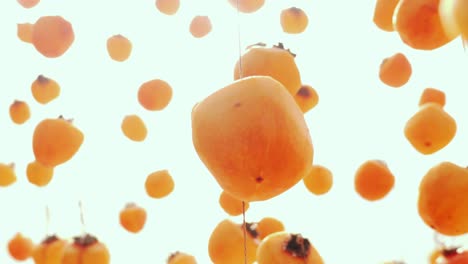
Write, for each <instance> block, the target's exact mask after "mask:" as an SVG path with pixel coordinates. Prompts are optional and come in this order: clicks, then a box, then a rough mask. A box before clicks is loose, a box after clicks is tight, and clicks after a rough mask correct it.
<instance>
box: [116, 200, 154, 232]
mask: <svg viewBox="0 0 468 264" xmlns="http://www.w3.org/2000/svg"><path fill="white" fill-rule="evenodd" d="M146 218H147V213H146V210H145V209H144V208H143V207H141V206H138V205H136V204H135V203H129V204H127V205H126V206H125V207H124V208H123V209H122V210H121V211H120V213H119V221H120V225H121V226H122V227H123V228H124V229H125V230H127V231H128V232H130V233H134V234H135V233H139V232H140V231H141V230H142V229H143V228H144V226H145V223H146Z"/></svg>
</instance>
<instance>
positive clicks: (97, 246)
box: [61, 234, 110, 264]
mask: <svg viewBox="0 0 468 264" xmlns="http://www.w3.org/2000/svg"><path fill="white" fill-rule="evenodd" d="M109 263H110V253H109V250H108V249H107V247H106V245H105V244H104V243H102V242H100V241H99V240H98V239H97V238H96V237H95V236H92V235H90V234H84V235H81V236H77V237H74V238H73V242H72V243H68V244H67V245H66V246H65V248H64V252H63V259H62V261H61V264H109Z"/></svg>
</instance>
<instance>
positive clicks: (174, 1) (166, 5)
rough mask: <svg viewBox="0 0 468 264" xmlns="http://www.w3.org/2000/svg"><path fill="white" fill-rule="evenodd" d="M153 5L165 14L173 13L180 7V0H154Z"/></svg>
mask: <svg viewBox="0 0 468 264" xmlns="http://www.w3.org/2000/svg"><path fill="white" fill-rule="evenodd" d="M154 4H155V6H156V8H157V9H158V10H159V12H161V13H163V14H165V15H168V16H170V15H174V14H175V13H177V11H178V10H179V8H180V0H156V1H155V3H154Z"/></svg>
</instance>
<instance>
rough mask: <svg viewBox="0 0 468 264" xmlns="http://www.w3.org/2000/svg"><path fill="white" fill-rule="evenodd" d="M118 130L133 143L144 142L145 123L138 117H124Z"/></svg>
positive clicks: (146, 132)
mask: <svg viewBox="0 0 468 264" xmlns="http://www.w3.org/2000/svg"><path fill="white" fill-rule="evenodd" d="M120 128H121V129H122V132H123V134H124V135H125V136H126V137H127V138H128V139H130V140H133V141H138V142H141V141H144V140H145V139H146V136H147V134H148V130H147V128H146V124H145V122H144V121H143V119H141V118H140V117H139V116H138V115H126V116H125V117H124V118H123V120H122V123H121V125H120Z"/></svg>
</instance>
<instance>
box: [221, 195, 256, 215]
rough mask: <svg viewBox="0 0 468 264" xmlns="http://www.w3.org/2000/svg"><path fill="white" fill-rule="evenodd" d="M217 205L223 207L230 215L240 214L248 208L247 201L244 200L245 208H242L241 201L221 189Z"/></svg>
mask: <svg viewBox="0 0 468 264" xmlns="http://www.w3.org/2000/svg"><path fill="white" fill-rule="evenodd" d="M218 202H219V205H221V208H223V210H224V212H226V213H227V214H228V215H231V216H237V215H240V214H242V212H245V211H247V210H248V209H249V206H250V204H249V202H245V208H244V209H243V205H242V201H240V200H238V199H237V198H235V197H232V196H231V195H230V194H229V193H227V192H225V191H222V192H221V194H220V195H219V200H218Z"/></svg>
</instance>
